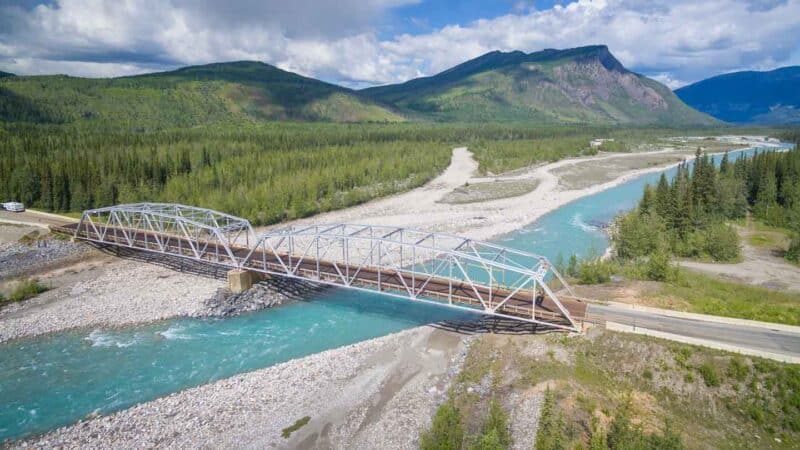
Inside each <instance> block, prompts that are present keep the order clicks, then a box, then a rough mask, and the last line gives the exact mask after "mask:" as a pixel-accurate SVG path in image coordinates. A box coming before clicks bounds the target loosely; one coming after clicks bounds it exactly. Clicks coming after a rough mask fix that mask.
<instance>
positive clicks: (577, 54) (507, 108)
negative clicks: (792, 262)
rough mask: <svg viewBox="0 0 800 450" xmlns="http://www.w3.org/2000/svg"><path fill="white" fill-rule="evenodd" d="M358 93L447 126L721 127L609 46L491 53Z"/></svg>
mask: <svg viewBox="0 0 800 450" xmlns="http://www.w3.org/2000/svg"><path fill="white" fill-rule="evenodd" d="M359 92H362V93H364V94H365V95H367V96H369V97H370V98H373V99H375V100H376V101H380V102H383V103H386V104H390V105H393V106H395V107H396V108H398V109H399V110H400V111H402V112H406V113H408V114H427V115H432V116H434V117H436V118H438V119H440V120H445V121H447V120H467V121H484V120H490V119H491V118H501V119H502V120H520V121H530V120H534V121H540V122H544V123H599V124H635V125H639V124H660V125H714V124H718V122H717V121H716V120H715V119H713V118H711V117H709V116H706V115H704V114H701V113H699V112H697V111H694V110H692V109H691V108H689V107H688V106H686V105H685V104H683V102H682V101H680V100H679V99H678V98H677V97H676V96H675V95H674V94H673V93H672V91H670V90H669V89H668V88H667V87H666V86H663V85H661V84H660V83H658V82H657V81H655V80H652V79H650V78H647V77H644V76H642V75H639V74H636V73H634V72H631V71H629V70H627V69H626V68H625V67H624V66H623V65H622V63H620V62H619V60H617V59H616V57H614V55H613V54H612V53H611V52H610V50H609V49H608V47H607V46H606V45H591V46H585V47H577V48H571V49H565V50H557V49H545V50H542V51H538V52H532V53H524V52H521V51H512V52H500V51H493V52H489V53H486V54H484V55H481V56H479V57H477V58H474V59H472V60H469V61H465V62H463V63H461V64H458V65H456V66H454V67H452V68H450V69H447V70H445V71H442V72H440V73H438V74H435V75H432V76H429V77H423V78H417V79H414V80H409V81H407V82H405V83H399V84H393V85H386V86H377V87H372V88H367V89H363V90H361V91H359Z"/></svg>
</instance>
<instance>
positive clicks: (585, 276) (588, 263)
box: [577, 258, 613, 284]
mask: <svg viewBox="0 0 800 450" xmlns="http://www.w3.org/2000/svg"><path fill="white" fill-rule="evenodd" d="M577 270H578V281H579V282H580V283H581V284H602V283H608V282H609V281H611V274H612V273H613V265H612V263H611V262H610V261H605V260H603V259H601V258H593V259H584V260H581V262H580V263H578V269H577Z"/></svg>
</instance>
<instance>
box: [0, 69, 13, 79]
mask: <svg viewBox="0 0 800 450" xmlns="http://www.w3.org/2000/svg"><path fill="white" fill-rule="evenodd" d="M13 76H14V74H13V73H9V72H3V71H2V70H0V78H5V77H13Z"/></svg>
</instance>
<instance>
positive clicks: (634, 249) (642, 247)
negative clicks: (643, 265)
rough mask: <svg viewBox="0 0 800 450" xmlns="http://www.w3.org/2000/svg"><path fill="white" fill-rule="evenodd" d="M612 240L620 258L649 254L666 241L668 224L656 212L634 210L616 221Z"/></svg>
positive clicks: (632, 257)
mask: <svg viewBox="0 0 800 450" xmlns="http://www.w3.org/2000/svg"><path fill="white" fill-rule="evenodd" d="M611 240H612V242H613V243H614V249H615V251H616V253H617V257H618V258H620V259H623V260H624V259H634V258H638V257H641V256H647V255H649V254H651V253H653V252H654V251H656V249H658V248H659V247H660V246H662V245H664V244H665V243H666V241H667V235H666V224H665V223H664V220H663V219H662V218H661V217H660V216H659V215H657V214H655V213H652V212H651V213H642V212H640V211H633V212H631V213H628V214H623V215H621V216H619V217H618V218H617V219H616V220H615V221H614V227H613V228H612V232H611Z"/></svg>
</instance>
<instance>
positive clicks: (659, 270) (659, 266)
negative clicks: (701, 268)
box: [646, 248, 676, 281]
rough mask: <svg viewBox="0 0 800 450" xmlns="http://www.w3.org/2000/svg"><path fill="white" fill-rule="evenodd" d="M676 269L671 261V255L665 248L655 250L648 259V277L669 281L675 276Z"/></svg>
mask: <svg viewBox="0 0 800 450" xmlns="http://www.w3.org/2000/svg"><path fill="white" fill-rule="evenodd" d="M675 273H676V270H675V268H674V267H673V266H672V264H671V263H670V255H669V253H668V252H667V250H666V249H665V248H661V249H658V250H656V251H655V252H653V254H651V255H650V258H649V259H648V260H647V270H646V274H647V278H648V279H650V280H654V281H667V280H672V279H674V278H675Z"/></svg>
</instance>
